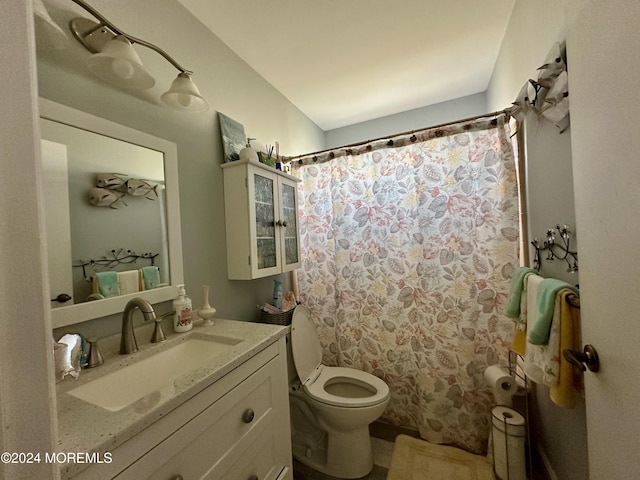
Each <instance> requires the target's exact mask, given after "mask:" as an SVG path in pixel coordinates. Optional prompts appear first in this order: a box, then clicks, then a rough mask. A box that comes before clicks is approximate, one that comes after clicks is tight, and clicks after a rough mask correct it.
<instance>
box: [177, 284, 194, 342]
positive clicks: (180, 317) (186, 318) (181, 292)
mask: <svg viewBox="0 0 640 480" xmlns="http://www.w3.org/2000/svg"><path fill="white" fill-rule="evenodd" d="M173 309H174V310H175V312H176V313H175V314H174V316H173V329H174V331H175V332H176V333H182V332H188V331H189V330H191V329H192V328H193V322H192V313H191V299H190V298H189V297H187V292H186V291H185V288H184V285H183V284H180V285H178V296H177V297H176V298H174V300H173Z"/></svg>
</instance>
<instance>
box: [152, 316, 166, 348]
mask: <svg viewBox="0 0 640 480" xmlns="http://www.w3.org/2000/svg"><path fill="white" fill-rule="evenodd" d="M164 317H166V315H162V316H161V317H160V318H156V325H155V327H154V329H153V335H151V343H160V342H164V341H165V340H166V339H167V337H166V336H165V334H164V331H163V330H162V319H163V318H164Z"/></svg>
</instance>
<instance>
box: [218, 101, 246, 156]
mask: <svg viewBox="0 0 640 480" xmlns="http://www.w3.org/2000/svg"><path fill="white" fill-rule="evenodd" d="M218 118H219V119H220V133H221V135H222V148H223V150H224V161H225V163H227V162H233V161H236V160H238V159H240V155H239V154H240V150H242V149H243V148H244V147H245V146H246V145H247V137H246V135H245V133H244V126H243V125H242V124H241V123H240V122H236V121H235V120H234V119H233V118H230V117H227V116H226V115H225V114H224V113H221V112H218Z"/></svg>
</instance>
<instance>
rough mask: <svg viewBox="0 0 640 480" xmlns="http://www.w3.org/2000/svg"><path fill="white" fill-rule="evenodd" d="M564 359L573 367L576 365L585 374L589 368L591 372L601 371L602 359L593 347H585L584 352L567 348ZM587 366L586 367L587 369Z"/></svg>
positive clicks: (564, 351) (563, 352)
mask: <svg viewBox="0 0 640 480" xmlns="http://www.w3.org/2000/svg"><path fill="white" fill-rule="evenodd" d="M562 355H564V358H565V359H566V360H567V362H569V363H570V364H572V365H575V366H576V367H578V368H579V369H580V370H582V371H583V372H586V371H587V368H588V369H589V370H590V371H591V372H597V371H598V370H600V359H599V358H598V352H596V349H595V347H594V346H593V345H585V346H584V349H583V351H582V352H577V351H575V350H569V349H568V348H565V349H564V350H563V351H562ZM585 364H586V367H585Z"/></svg>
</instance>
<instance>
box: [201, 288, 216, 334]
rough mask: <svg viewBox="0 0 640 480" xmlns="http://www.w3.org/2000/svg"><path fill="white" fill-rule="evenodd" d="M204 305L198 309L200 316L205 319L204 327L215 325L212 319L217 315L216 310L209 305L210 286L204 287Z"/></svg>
mask: <svg viewBox="0 0 640 480" xmlns="http://www.w3.org/2000/svg"><path fill="white" fill-rule="evenodd" d="M202 292H203V294H204V305H203V306H202V308H200V309H198V316H199V317H200V318H202V319H203V322H202V324H201V325H202V326H205V327H206V326H209V325H213V321H212V320H211V318H212V317H213V316H214V315H215V314H216V309H215V308H213V307H212V306H211V305H209V285H203V286H202Z"/></svg>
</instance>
